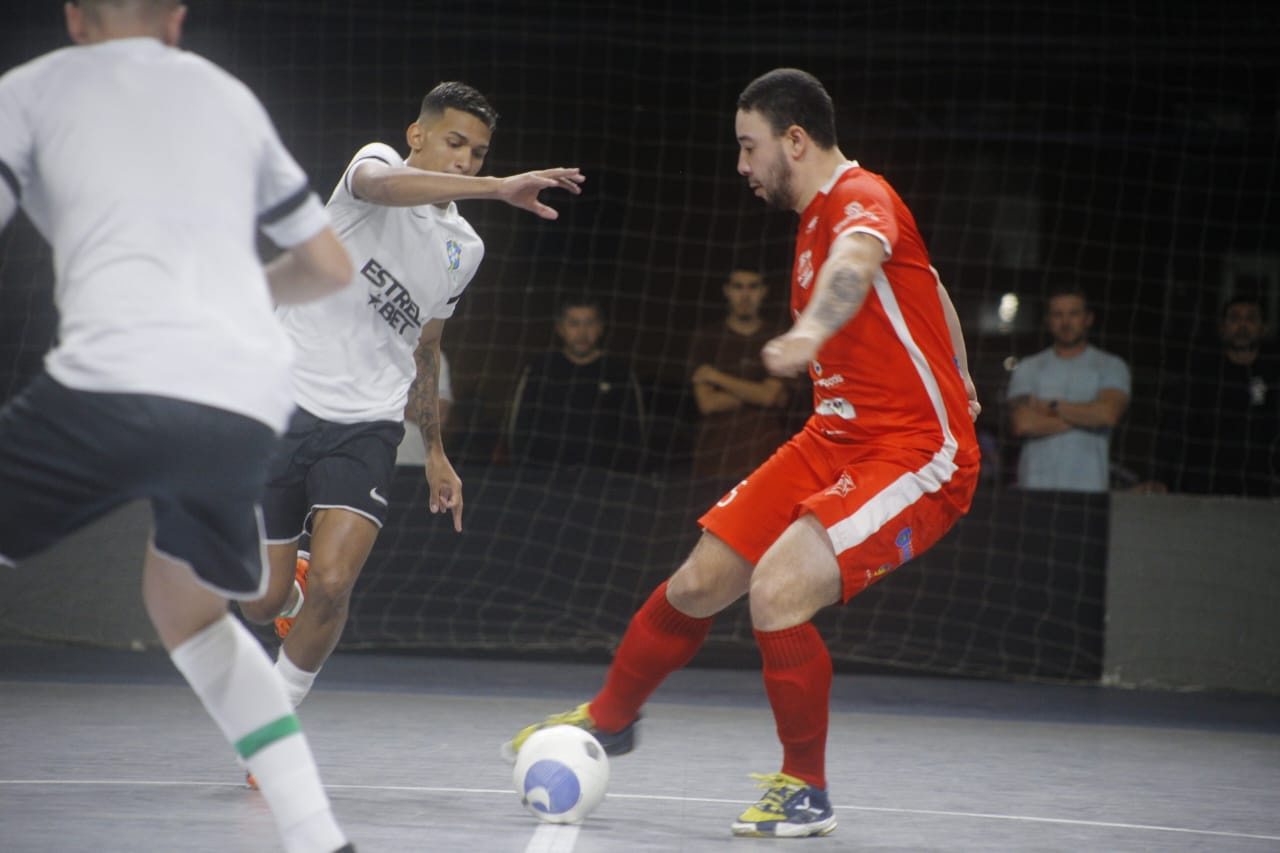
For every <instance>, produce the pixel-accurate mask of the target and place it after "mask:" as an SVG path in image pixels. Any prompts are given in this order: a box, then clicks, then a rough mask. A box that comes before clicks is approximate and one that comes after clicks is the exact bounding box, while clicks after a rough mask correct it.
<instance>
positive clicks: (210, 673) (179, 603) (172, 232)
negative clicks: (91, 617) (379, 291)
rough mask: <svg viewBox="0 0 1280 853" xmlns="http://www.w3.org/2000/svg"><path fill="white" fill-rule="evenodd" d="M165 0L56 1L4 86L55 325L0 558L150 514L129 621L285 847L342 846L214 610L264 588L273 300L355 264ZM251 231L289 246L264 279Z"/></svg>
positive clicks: (226, 619) (335, 277) (22, 420)
mask: <svg viewBox="0 0 1280 853" xmlns="http://www.w3.org/2000/svg"><path fill="white" fill-rule="evenodd" d="M185 12H186V9H185V7H183V6H181V5H180V4H178V3H177V2H175V1H174V0H81V2H80V3H78V4H68V5H67V7H66V20H67V29H68V31H69V33H70V35H71V38H72V40H73V41H74V42H76V44H77V45H78V46H77V47H70V48H65V49H62V50H58V51H54V52H53V53H51V54H48V55H46V56H43V57H40V58H38V59H36V60H34V61H32V62H29V63H27V64H25V65H23V66H21V67H18V68H15V69H13V70H11V71H9V72H8V73H7V74H5V75H4V77H3V78H0V225H3V224H7V223H8V221H9V219H10V218H12V216H13V214H14V212H15V210H16V208H17V206H18V205H19V204H21V205H22V207H23V208H24V209H25V210H26V212H27V214H28V216H30V218H31V220H32V222H34V223H35V225H36V227H37V228H38V229H39V230H40V232H41V233H42V234H43V235H44V236H45V237H46V238H47V239H48V240H49V241H50V242H51V243H52V245H53V253H54V265H55V268H56V275H57V283H56V290H55V301H56V303H57V307H58V311H59V316H60V322H59V328H58V342H57V345H56V346H55V347H54V349H53V350H52V351H51V352H50V353H49V354H48V356H47V357H46V360H45V370H44V372H43V373H42V374H41V375H40V376H38V377H37V378H36V379H35V380H34V381H33V382H32V383H31V385H30V386H28V387H27V388H26V389H24V390H23V392H22V393H21V394H20V395H19V396H18V397H16V398H15V399H13V400H12V401H11V402H10V403H9V404H8V405H6V406H5V407H4V408H3V409H2V410H0V563H4V564H9V565H12V564H14V563H15V562H16V561H17V560H19V559H22V558H24V557H27V556H29V555H31V554H34V553H36V552H38V551H40V550H42V549H44V548H46V547H48V546H49V545H51V544H53V543H54V542H55V541H56V540H58V539H59V538H61V537H62V536H64V535H65V534H68V533H70V532H71V531H73V530H75V529H77V528H79V527H82V526H84V525H85V524H87V523H89V522H91V521H93V520H94V519H96V518H98V517H99V516H102V515H104V514H105V513H106V512H107V511H109V510H110V509H112V508H113V507H115V506H117V505H119V504H121V503H124V502H126V501H128V500H132V499H137V498H145V499H149V500H150V502H151V506H152V509H153V511H154V515H155V522H154V530H153V533H152V539H151V541H150V543H149V547H148V549H147V554H146V561H145V565H144V568H143V581H142V593H143V598H144V600H145V603H146V608H147V613H148V614H149V616H150V618H151V621H152V623H153V624H154V625H155V628H156V632H157V634H158V635H159V636H160V639H161V641H162V642H163V643H164V646H165V648H166V649H167V650H168V651H169V654H170V656H171V657H172V659H173V662H174V664H175V665H176V666H177V668H178V669H179V670H180V671H181V672H182V674H183V675H184V676H185V677H186V679H187V681H188V682H189V683H190V684H191V686H192V688H193V689H194V690H195V692H196V694H197V695H198V696H199V697H200V699H201V701H202V702H203V703H204V706H205V708H206V709H207V710H208V712H209V715H210V716H211V717H213V719H214V721H215V722H216V723H217V724H218V727H219V728H220V729H221V730H222V732H223V734H224V735H225V736H226V738H227V740H228V741H230V742H231V743H232V744H233V745H234V746H235V748H236V751H237V752H238V753H239V755H240V756H241V758H242V759H243V760H244V761H245V762H246V763H247V765H248V766H249V767H250V768H251V769H252V771H253V773H254V774H255V775H256V776H257V778H258V779H259V781H260V782H261V786H262V792H263V794H264V795H265V796H266V799H267V802H268V804H269V805H270V807H271V811H272V813H273V815H274V817H275V820H276V824H277V827H278V829H279V833H280V838H281V841H282V842H283V845H284V849H285V850H287V851H290V853H332V851H335V850H344V851H345V850H352V849H353V848H352V847H351V845H350V844H348V842H347V839H346V837H345V836H344V834H343V832H342V830H341V828H339V826H338V824H337V822H336V820H335V819H334V816H333V813H332V811H331V809H330V806H329V800H328V798H327V796H326V795H325V792H324V789H323V787H322V786H321V783H320V777H319V774H318V772H317V770H316V766H315V762H314V761H313V759H312V755H311V751H310V748H309V746H308V745H307V741H306V739H305V737H304V736H303V734H302V731H301V729H300V727H299V725H298V719H297V717H296V716H295V715H294V713H293V708H292V707H291V706H290V705H289V700H288V697H287V696H286V694H285V689H284V685H283V684H282V682H281V680H280V678H279V677H278V676H277V675H276V673H275V671H274V670H273V669H272V667H271V661H270V659H269V658H268V657H267V656H266V655H265V654H264V653H263V651H262V647H261V646H260V645H259V644H258V642H257V641H256V640H255V639H254V638H253V637H252V636H251V635H250V634H249V633H248V631H246V630H245V629H244V627H243V626H241V625H240V624H239V623H238V622H237V621H236V620H235V619H234V618H233V617H232V616H231V615H230V614H229V613H228V612H227V599H228V597H230V598H241V599H243V598H255V597H257V596H259V595H261V594H262V592H263V589H264V588H265V584H266V580H267V578H266V575H265V573H264V571H263V556H264V555H263V541H262V532H261V529H260V523H259V518H260V512H259V501H260V499H261V495H262V489H263V482H264V471H265V467H266V464H267V460H268V459H269V457H270V455H271V452H272V450H273V448H274V446H275V442H276V439H277V435H278V434H279V432H280V431H282V430H283V429H284V426H285V424H286V422H287V420H288V417H289V414H290V412H291V411H292V409H293V405H292V403H290V402H289V397H288V387H289V352H290V350H289V343H288V340H287V339H286V338H285V337H284V335H283V333H282V332H281V330H280V328H279V325H278V323H277V322H276V320H275V317H274V316H273V313H272V301H273V299H274V300H276V301H282V302H294V301H298V300H301V299H307V298H314V297H318V296H321V295H324V294H325V293H328V292H331V291H334V290H336V289H338V288H340V287H342V286H343V285H344V284H346V282H347V281H348V280H349V278H350V274H351V263H350V260H349V259H348V257H347V254H346V252H345V251H344V249H343V247H342V244H341V243H340V242H339V240H338V238H337V235H336V234H335V233H334V232H333V231H332V230H330V228H329V227H328V220H327V218H326V216H325V214H324V209H323V208H322V207H321V206H320V203H319V200H318V199H316V198H315V196H314V194H312V193H311V192H310V190H309V189H308V188H307V179H306V176H305V175H304V174H303V172H302V170H301V169H300V168H299V167H298V165H297V163H295V162H294V160H293V159H292V157H290V156H289V154H288V152H287V151H286V150H285V149H284V146H283V145H282V144H281V143H280V140H279V139H278V137H277V136H276V132H275V129H274V128H273V127H272V125H271V121H270V119H269V118H268V117H267V114H266V112H265V111H264V110H263V108H262V106H261V105H260V104H259V103H258V101H257V100H256V99H255V98H254V97H253V95H252V94H251V93H250V92H249V90H248V89H247V88H245V87H244V86H243V85H241V84H240V83H239V82H237V81H236V80H235V79H233V78H232V77H231V76H229V75H228V74H226V73H225V72H223V71H221V70H220V69H218V68H217V67H216V66H214V65H212V64H211V63H209V62H207V61H205V60H203V59H200V58H199V57H196V56H193V55H191V54H187V53H184V52H182V51H180V50H177V49H176V45H177V43H178V39H179V36H180V34H181V29H182V21H183V16H184V14H185ZM257 226H260V227H261V228H262V230H264V231H265V232H266V234H267V235H268V236H269V237H271V238H272V239H273V240H274V241H275V242H276V243H277V244H279V245H280V246H283V247H291V251H287V252H285V253H284V254H283V255H282V256H281V257H280V258H278V259H277V260H276V261H274V262H273V263H272V264H271V265H270V266H269V268H268V270H267V272H266V274H265V275H264V271H263V268H262V265H261V264H260V262H259V260H258V255H257V250H256V246H255V243H254V234H255V231H256V230H257Z"/></svg>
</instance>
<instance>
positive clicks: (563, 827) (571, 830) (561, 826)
mask: <svg viewBox="0 0 1280 853" xmlns="http://www.w3.org/2000/svg"><path fill="white" fill-rule="evenodd" d="M581 829H582V827H581V826H578V825H577V824H573V823H541V824H538V828H537V829H535V830H534V831H533V837H532V838H530V839H529V845H528V846H527V847H525V848H524V853H573V845H574V844H575V843H576V842H577V840H578V831H579V830H581Z"/></svg>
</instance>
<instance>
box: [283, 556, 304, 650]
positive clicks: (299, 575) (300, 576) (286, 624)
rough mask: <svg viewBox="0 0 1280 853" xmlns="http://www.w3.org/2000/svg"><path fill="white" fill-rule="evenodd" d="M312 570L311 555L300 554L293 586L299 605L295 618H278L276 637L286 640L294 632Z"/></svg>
mask: <svg viewBox="0 0 1280 853" xmlns="http://www.w3.org/2000/svg"><path fill="white" fill-rule="evenodd" d="M310 569H311V555H310V554H308V553H307V552H306V551H299V552H298V567H297V569H295V570H294V573H293V586H294V588H295V589H297V590H298V605H297V607H295V608H294V609H293V612H294V614H295V615H293V616H279V617H277V618H276V636H277V637H279V638H280V639H282V640H283V639H284V638H285V637H287V636H289V632H290V631H291V630H293V620H294V619H296V618H298V617H297V613H298V610H299V609H301V607H302V600H303V598H304V597H305V596H306V594H307V572H308V571H310Z"/></svg>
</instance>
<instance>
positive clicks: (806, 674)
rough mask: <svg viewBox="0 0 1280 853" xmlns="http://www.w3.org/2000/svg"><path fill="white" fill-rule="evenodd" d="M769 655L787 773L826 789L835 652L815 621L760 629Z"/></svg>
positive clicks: (767, 676) (768, 681)
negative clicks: (828, 646) (784, 627)
mask: <svg viewBox="0 0 1280 853" xmlns="http://www.w3.org/2000/svg"><path fill="white" fill-rule="evenodd" d="M755 635H756V642H757V643H758V644H759V645H760V656H761V657H762V658H764V689H765V692H766V693H768V694H769V704H770V705H772V706H773V719H774V721H775V722H776V723H777V726H778V740H780V741H782V772H783V773H786V774H787V775H789V776H795V777H796V778H797V779H803V780H804V781H806V782H808V783H809V784H810V785H817V786H818V787H819V788H823V789H825V788H826V787H827V764H826V751H827V717H828V710H829V707H828V706H829V705H830V701H831V654H830V653H829V652H828V651H827V645H826V643H824V642H823V641H822V636H821V635H820V634H819V633H818V629H817V628H815V627H813V623H812V622H805V623H804V624H801V625H796V626H795V627H794V628H786V629H784V630H782V631H756V632H755Z"/></svg>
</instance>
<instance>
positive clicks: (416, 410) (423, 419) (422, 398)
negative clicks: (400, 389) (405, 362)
mask: <svg viewBox="0 0 1280 853" xmlns="http://www.w3.org/2000/svg"><path fill="white" fill-rule="evenodd" d="M413 360H414V362H415V363H416V364H417V366H418V373H417V376H415V377H414V379H413V384H412V385H410V386H409V407H408V408H409V417H410V418H412V419H413V421H414V423H416V424H417V425H418V429H419V430H421V431H422V442H423V444H425V445H426V446H427V448H428V449H429V448H431V447H434V446H436V445H438V444H440V403H439V395H440V357H439V354H438V353H437V352H436V348H435V347H434V346H420V347H418V349H417V351H416V352H414V354H413Z"/></svg>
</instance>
